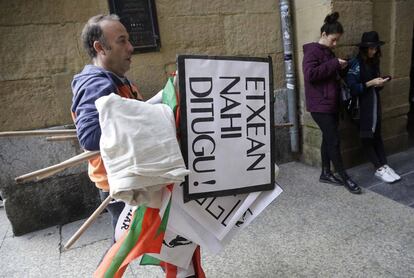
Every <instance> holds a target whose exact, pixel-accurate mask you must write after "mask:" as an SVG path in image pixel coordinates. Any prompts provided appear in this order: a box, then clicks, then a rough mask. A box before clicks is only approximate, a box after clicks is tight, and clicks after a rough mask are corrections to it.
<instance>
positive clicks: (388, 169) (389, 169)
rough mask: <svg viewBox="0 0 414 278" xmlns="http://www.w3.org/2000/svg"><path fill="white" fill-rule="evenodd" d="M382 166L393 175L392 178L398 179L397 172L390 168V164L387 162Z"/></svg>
mask: <svg viewBox="0 0 414 278" xmlns="http://www.w3.org/2000/svg"><path fill="white" fill-rule="evenodd" d="M383 167H384V168H385V169H386V170H387V171H388V173H389V174H390V175H391V176H393V177H394V179H395V180H396V181H399V180H400V179H401V177H400V175H398V174H397V173H396V172H395V171H394V169H392V168H391V167H390V166H388V165H387V164H385V165H384V166H383Z"/></svg>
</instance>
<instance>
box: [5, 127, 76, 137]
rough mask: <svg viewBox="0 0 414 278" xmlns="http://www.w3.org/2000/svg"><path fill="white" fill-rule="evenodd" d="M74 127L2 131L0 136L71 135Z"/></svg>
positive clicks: (74, 130) (74, 131)
mask: <svg viewBox="0 0 414 278" xmlns="http://www.w3.org/2000/svg"><path fill="white" fill-rule="evenodd" d="M73 134H76V129H47V130H46V129H42V130H24V131H4V132H0V137H10V136H33V135H43V136H47V135H73Z"/></svg>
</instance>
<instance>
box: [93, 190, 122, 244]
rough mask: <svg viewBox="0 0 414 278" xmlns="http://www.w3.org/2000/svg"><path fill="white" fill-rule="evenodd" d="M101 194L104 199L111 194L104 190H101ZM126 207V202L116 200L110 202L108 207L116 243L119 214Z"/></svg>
mask: <svg viewBox="0 0 414 278" xmlns="http://www.w3.org/2000/svg"><path fill="white" fill-rule="evenodd" d="M99 196H100V197H101V200H102V201H104V200H105V199H106V198H107V197H108V196H109V192H103V191H102V190H99ZM124 207H125V203H124V202H115V201H114V202H111V203H109V205H108V206H107V207H106V210H107V211H108V212H109V214H110V215H111V222H112V231H113V233H112V239H113V242H114V243H115V237H114V236H115V227H116V223H117V222H118V218H119V215H120V214H121V212H122V210H123V209H124Z"/></svg>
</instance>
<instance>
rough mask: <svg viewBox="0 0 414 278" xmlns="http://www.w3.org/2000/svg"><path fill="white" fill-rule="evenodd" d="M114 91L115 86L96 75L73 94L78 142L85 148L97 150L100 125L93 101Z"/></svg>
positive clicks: (73, 109)
mask: <svg viewBox="0 0 414 278" xmlns="http://www.w3.org/2000/svg"><path fill="white" fill-rule="evenodd" d="M111 93H116V88H114V86H113V85H112V83H111V82H110V81H109V80H107V79H106V78H101V77H96V78H93V79H92V80H89V81H88V82H87V84H85V85H84V86H83V87H82V89H81V90H79V91H78V92H77V93H76V94H75V96H74V105H73V107H72V111H73V112H74V113H75V115H76V119H75V125H76V131H77V135H78V139H79V143H80V145H81V146H82V148H84V149H85V150H89V151H96V150H99V140H100V139H101V127H100V125H99V114H98V110H97V109H96V106H95V101H96V100H97V99H98V98H100V97H102V96H106V95H109V94H111Z"/></svg>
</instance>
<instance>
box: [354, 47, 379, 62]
mask: <svg viewBox="0 0 414 278" xmlns="http://www.w3.org/2000/svg"><path fill="white" fill-rule="evenodd" d="M368 49H369V48H368V47H359V56H360V57H361V59H362V61H363V62H364V63H365V64H367V65H371V66H377V67H378V66H379V63H380V57H381V47H379V46H378V47H377V52H376V53H375V55H374V57H372V58H369V57H368Z"/></svg>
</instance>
